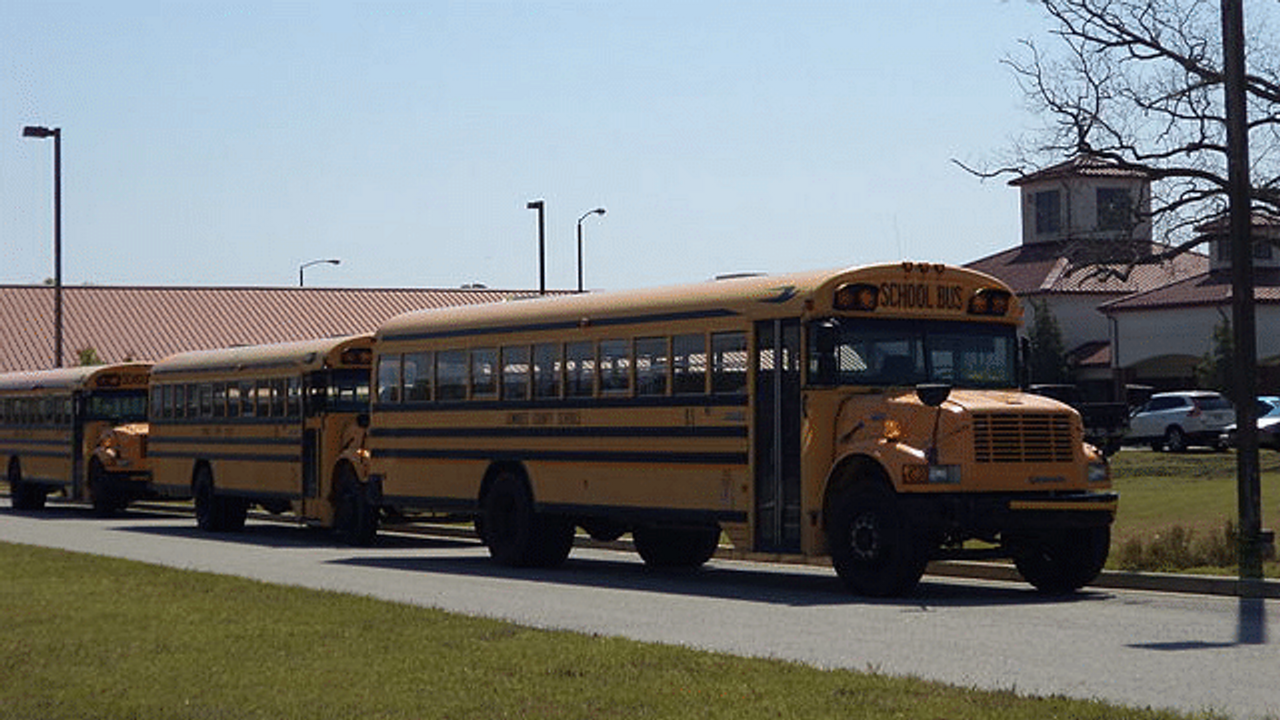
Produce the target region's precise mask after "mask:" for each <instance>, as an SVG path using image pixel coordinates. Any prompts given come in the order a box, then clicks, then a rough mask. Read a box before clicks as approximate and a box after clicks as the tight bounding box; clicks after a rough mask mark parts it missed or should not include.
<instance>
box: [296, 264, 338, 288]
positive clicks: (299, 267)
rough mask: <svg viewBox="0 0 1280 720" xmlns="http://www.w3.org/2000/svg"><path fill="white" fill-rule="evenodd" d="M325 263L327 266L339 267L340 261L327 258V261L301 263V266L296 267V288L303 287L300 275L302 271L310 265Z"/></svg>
mask: <svg viewBox="0 0 1280 720" xmlns="http://www.w3.org/2000/svg"><path fill="white" fill-rule="evenodd" d="M325 263H327V264H329V265H341V264H342V261H341V260H339V259H337V258H329V259H327V260H312V261H311V262H304V263H302V264H301V265H299V266H298V287H302V285H303V275H302V271H303V270H306V269H307V268H309V267H311V266H312V265H320V264H325Z"/></svg>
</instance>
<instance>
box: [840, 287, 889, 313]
mask: <svg viewBox="0 0 1280 720" xmlns="http://www.w3.org/2000/svg"><path fill="white" fill-rule="evenodd" d="M832 304H833V305H834V306H835V309H837V310H862V311H866V312H874V311H875V309H876V308H877V307H878V306H879V305H880V289H879V288H878V287H876V286H875V285H871V284H869V283H850V284H848V285H841V286H840V287H838V288H836V297H835V302H834V303H832Z"/></svg>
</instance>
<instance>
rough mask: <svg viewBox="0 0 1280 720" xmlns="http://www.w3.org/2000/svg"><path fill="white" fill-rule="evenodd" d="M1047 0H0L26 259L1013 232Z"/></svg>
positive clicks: (679, 262)
mask: <svg viewBox="0 0 1280 720" xmlns="http://www.w3.org/2000/svg"><path fill="white" fill-rule="evenodd" d="M1046 28H1047V20H1045V19H1044V17H1043V15H1042V12H1041V10H1040V9H1039V8H1038V7H1037V6H1036V5H1034V4H1032V3H1030V2H1027V1H1026V0H965V1H964V2H956V1H955V0H913V1H912V2H902V1H901V0H862V1H857V2H855V1H853V0H848V1H834V2H785V3H783V2H715V1H710V0H707V1H702V0H695V1H692V2H691V1H689V0H684V1H682V2H668V1H666V0H647V1H646V2H448V3H446V2H421V3H382V2H374V3H361V4H348V3H323V4H311V3H278V4H271V3H257V2H238V3H205V2H164V3H139V2H111V1H107V2H93V3H83V4H81V3H61V2H35V3H30V2H24V1H23V0H7V1H6V2H4V3H0V248H2V252H3V260H2V262H0V283H30V282H39V281H41V280H42V279H44V278H46V277H50V276H51V275H52V264H53V261H52V251H51V237H52V209H51V208H52V165H53V163H52V147H51V141H48V140H45V141H39V140H33V139H28V138H23V137H21V128H22V127H23V126H24V125H28V124H39V125H46V126H51V127H52V126H57V127H61V128H62V133H63V138H62V168H63V188H62V193H63V247H64V265H63V277H64V282H66V283H68V284H82V283H93V284H101V285H110V284H155V285H250V286H260V285H265V286H272V285H291V284H296V282H297V274H298V266H299V264H301V263H303V262H306V261H309V260H313V259H317V258H328V257H336V258H340V259H341V260H342V264H341V265H340V266H338V267H329V266H317V267H312V268H310V269H309V270H308V271H307V284H308V285H316V286H346V287H456V286H459V285H461V284H463V283H470V282H482V283H485V284H487V285H489V286H490V287H502V288H516V287H536V286H537V283H538V272H537V232H536V228H537V216H536V214H535V213H534V212H532V211H530V210H528V209H526V207H525V204H526V202H528V201H529V200H532V199H537V198H543V199H545V200H546V204H547V242H548V257H547V281H548V285H549V286H551V287H566V288H567V287H573V286H574V285H575V284H576V272H577V270H576V251H575V239H574V232H575V222H576V220H577V218H578V217H579V216H580V215H581V214H583V213H584V212H586V211H588V210H590V209H592V208H594V207H597V206H604V207H605V208H607V211H608V212H607V214H606V215H605V216H603V217H596V216H591V217H589V218H588V219H587V220H586V221H585V222H584V224H583V226H584V231H585V236H586V249H585V262H584V265H585V269H584V270H585V275H586V285H587V286H588V287H590V288H601V289H617V288H626V287H638V286H649V285H660V284H668V283H674V282H689V281H698V280H702V279H706V278H709V277H711V276H714V275H716V274H720V273H727V272H743V271H762V272H786V271H792V270H802V269H812V268H824V267H836V266H844V265H852V264H859V263H865V262H878V261H896V260H900V259H916V260H928V261H943V262H951V263H963V262H967V261H970V260H974V259H977V258H979V257H983V256H985V255H988V254H990V253H993V252H996V251H999V250H1001V249H1004V248H1007V247H1010V246H1012V245H1015V244H1017V243H1018V241H1019V238H1018V218H1017V212H1018V203H1017V193H1016V191H1015V190H1013V189H1011V188H1009V187H1006V186H1005V184H1004V183H1003V182H990V181H989V182H981V181H979V180H977V179H975V178H974V177H972V176H970V175H968V174H967V173H965V172H963V171H962V170H960V169H959V168H957V167H956V166H955V165H953V164H952V162H951V160H952V158H958V159H961V160H964V161H966V162H981V161H983V160H985V159H988V158H992V157H995V156H998V155H999V154H1000V153H1001V152H1002V151H1004V150H1005V149H1006V148H1007V147H1008V146H1009V145H1010V143H1011V141H1012V140H1013V139H1014V138H1015V137H1017V136H1018V135H1020V134H1022V133H1024V132H1025V131H1026V130H1027V129H1029V128H1031V127H1033V126H1034V125H1035V118H1033V117H1031V116H1030V115H1029V114H1028V113H1027V111H1026V110H1025V109H1024V104H1023V98H1022V95H1021V93H1020V92H1019V90H1018V88H1017V85H1016V83H1015V82H1014V78H1013V75H1012V73H1011V72H1010V71H1009V70H1008V69H1007V68H1006V67H1005V66H1003V65H1001V64H1000V59H1001V58H1002V57H1004V56H1006V55H1008V54H1010V53H1011V52H1014V51H1016V49H1017V42H1018V40H1019V39H1022V38H1027V37H1040V36H1042V35H1043V33H1044V31H1045V29H1046Z"/></svg>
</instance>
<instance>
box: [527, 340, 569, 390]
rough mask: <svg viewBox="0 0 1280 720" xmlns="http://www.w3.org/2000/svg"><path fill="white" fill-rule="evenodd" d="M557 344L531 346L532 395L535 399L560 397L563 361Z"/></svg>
mask: <svg viewBox="0 0 1280 720" xmlns="http://www.w3.org/2000/svg"><path fill="white" fill-rule="evenodd" d="M560 350H561V348H560V344H559V343H544V344H542V345H535V346H533V394H534V397H537V398H558V397H560V385H561V382H560V377H561V375H563V374H564V361H563V360H562V358H561V355H560Z"/></svg>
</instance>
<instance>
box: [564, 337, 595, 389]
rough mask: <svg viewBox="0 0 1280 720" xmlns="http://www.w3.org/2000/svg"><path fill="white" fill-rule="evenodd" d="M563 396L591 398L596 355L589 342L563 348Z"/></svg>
mask: <svg viewBox="0 0 1280 720" xmlns="http://www.w3.org/2000/svg"><path fill="white" fill-rule="evenodd" d="M564 354H565V395H566V396H567V397H591V396H593V395H595V392H596V390H595V388H596V353H595V345H594V344H593V343H591V342H589V341H588V342H575V343H569V344H568V345H566V346H565V353H564Z"/></svg>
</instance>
